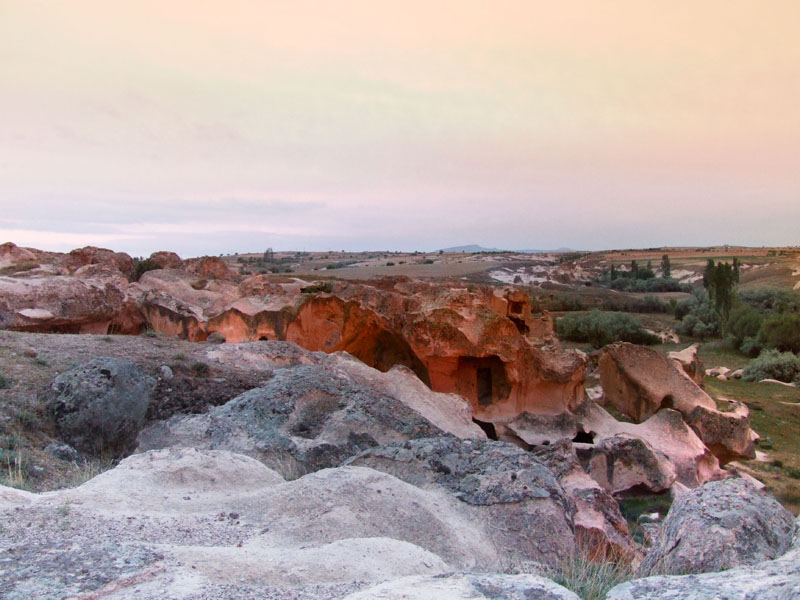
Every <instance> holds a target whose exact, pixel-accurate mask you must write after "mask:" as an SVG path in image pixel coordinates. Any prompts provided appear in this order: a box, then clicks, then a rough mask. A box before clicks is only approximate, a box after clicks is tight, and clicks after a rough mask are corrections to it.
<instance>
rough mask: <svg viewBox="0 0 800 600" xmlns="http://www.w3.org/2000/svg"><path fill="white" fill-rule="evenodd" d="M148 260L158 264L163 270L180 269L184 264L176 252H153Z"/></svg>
mask: <svg viewBox="0 0 800 600" xmlns="http://www.w3.org/2000/svg"><path fill="white" fill-rule="evenodd" d="M148 260H149V261H151V262H153V263H155V264H157V265H158V266H159V267H161V268H162V269H180V268H181V264H182V263H183V261H182V260H181V257H180V256H178V255H177V254H175V253H174V252H167V251H166V250H160V251H158V252H153V253H152V254H151V255H150V257H149V258H148Z"/></svg>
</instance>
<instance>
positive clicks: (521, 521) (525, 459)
mask: <svg viewBox="0 0 800 600" xmlns="http://www.w3.org/2000/svg"><path fill="white" fill-rule="evenodd" d="M346 464H350V465H360V466H367V467H370V468H373V469H377V470H380V471H384V472H386V473H389V474H391V475H393V476H395V477H398V478H399V479H402V480H403V481H407V482H409V483H411V484H413V485H416V486H418V487H422V488H426V489H430V488H436V489H444V490H446V491H447V493H449V494H452V495H453V496H455V497H456V498H458V499H459V500H461V501H462V502H464V503H466V504H468V505H470V506H471V507H473V508H474V509H475V510H476V512H477V513H478V514H480V515H482V518H483V519H485V520H486V521H487V522H489V523H491V524H492V527H491V529H490V531H489V535H490V538H491V544H492V545H493V546H494V547H495V548H497V549H498V550H499V551H500V552H501V553H502V554H503V555H504V556H507V557H512V556H516V557H517V560H519V561H520V563H521V564H523V565H524V564H525V563H531V562H532V563H539V564H545V565H550V566H555V565H556V564H558V563H559V562H560V561H561V560H564V559H565V558H566V557H567V556H569V555H570V554H571V553H572V552H573V551H574V548H575V546H574V530H573V525H572V512H573V508H572V506H571V505H570V503H569V501H568V499H567V496H566V494H565V493H564V490H563V489H562V488H561V486H560V485H559V483H558V481H557V480H556V479H555V477H554V476H553V474H552V473H551V471H550V470H549V469H548V468H547V467H546V466H545V465H543V464H542V463H541V462H539V461H538V460H537V459H536V458H534V457H533V456H531V455H530V453H527V452H525V451H524V450H521V449H519V448H517V447H516V446H514V445H511V444H507V443H504V442H494V441H490V440H459V439H457V438H454V437H438V438H430V439H417V440H410V441H407V442H404V443H400V444H391V445H387V446H381V447H378V448H373V449H370V450H367V451H365V452H363V453H361V454H359V455H358V456H356V457H354V458H352V459H350V460H348V461H347V463H346ZM509 566H510V565H509ZM515 566H517V567H519V565H515Z"/></svg>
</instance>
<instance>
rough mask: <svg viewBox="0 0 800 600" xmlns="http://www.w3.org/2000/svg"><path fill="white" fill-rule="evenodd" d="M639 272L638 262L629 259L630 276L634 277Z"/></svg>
mask: <svg viewBox="0 0 800 600" xmlns="http://www.w3.org/2000/svg"><path fill="white" fill-rule="evenodd" d="M638 274H639V264H638V263H637V262H636V261H635V260H632V261H631V277H632V278H633V279H636V276H637V275H638Z"/></svg>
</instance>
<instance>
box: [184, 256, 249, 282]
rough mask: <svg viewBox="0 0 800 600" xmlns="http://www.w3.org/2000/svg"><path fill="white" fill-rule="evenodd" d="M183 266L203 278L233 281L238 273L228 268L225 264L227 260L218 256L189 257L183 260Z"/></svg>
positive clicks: (188, 271) (187, 270)
mask: <svg viewBox="0 0 800 600" xmlns="http://www.w3.org/2000/svg"><path fill="white" fill-rule="evenodd" d="M182 268H183V270H184V271H186V272H187V273H190V274H192V275H195V276H196V277H200V278H202V279H218V280H219V281H233V279H234V278H235V276H236V274H235V273H234V272H233V271H231V270H230V269H229V268H228V265H226V264H225V261H224V260H222V259H221V258H217V257H216V256H201V257H200V258H187V259H186V260H184V261H183V263H182Z"/></svg>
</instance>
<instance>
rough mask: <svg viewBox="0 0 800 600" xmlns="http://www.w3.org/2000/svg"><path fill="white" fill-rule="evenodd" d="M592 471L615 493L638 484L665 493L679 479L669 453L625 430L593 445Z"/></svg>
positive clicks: (592, 474) (591, 473) (590, 464)
mask: <svg viewBox="0 0 800 600" xmlns="http://www.w3.org/2000/svg"><path fill="white" fill-rule="evenodd" d="M589 474H590V475H591V476H592V479H594V480H595V481H597V482H598V483H599V484H600V487H602V488H603V489H604V490H606V491H608V492H610V493H612V494H616V493H619V492H624V491H626V490H630V489H632V488H636V487H641V488H644V489H647V490H649V491H651V492H655V493H658V492H663V491H665V490H667V489H669V488H670V487H671V486H672V484H673V483H675V480H676V479H677V473H676V470H675V467H674V466H673V465H672V463H670V461H669V459H668V458H667V456H666V455H665V454H663V453H662V452H659V451H658V450H656V449H655V448H653V447H652V446H651V445H650V444H648V443H647V442H646V441H645V440H643V439H642V438H640V437H635V436H631V435H629V434H624V433H623V434H617V435H614V436H611V437H607V438H603V439H602V440H600V441H599V442H598V443H597V444H595V445H594V446H593V447H592V451H591V457H590V459H589Z"/></svg>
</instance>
